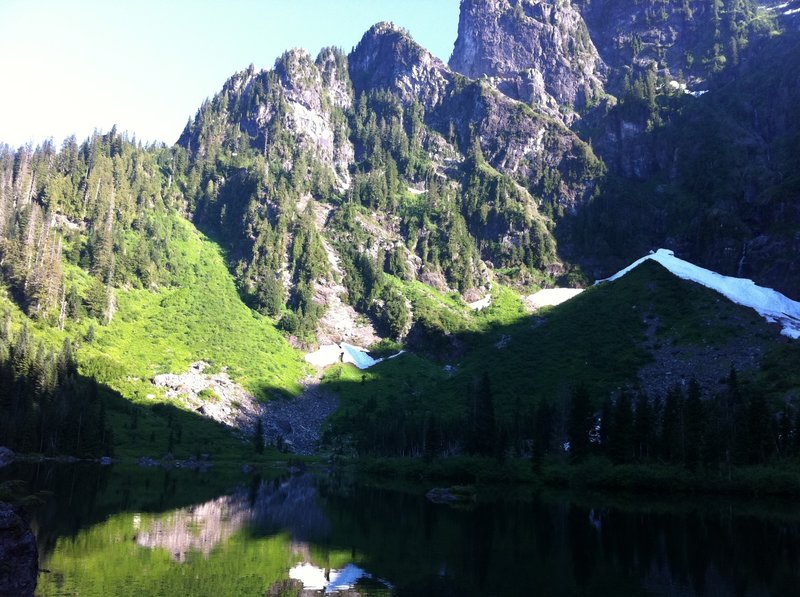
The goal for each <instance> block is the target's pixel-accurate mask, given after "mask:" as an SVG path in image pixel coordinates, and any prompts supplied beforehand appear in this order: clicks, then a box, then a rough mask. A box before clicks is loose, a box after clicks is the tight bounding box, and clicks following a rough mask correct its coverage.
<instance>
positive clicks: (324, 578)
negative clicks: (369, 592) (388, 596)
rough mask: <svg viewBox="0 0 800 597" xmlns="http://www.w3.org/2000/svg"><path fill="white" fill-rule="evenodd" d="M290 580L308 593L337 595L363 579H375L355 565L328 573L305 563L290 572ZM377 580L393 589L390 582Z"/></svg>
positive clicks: (330, 570) (328, 571)
mask: <svg viewBox="0 0 800 597" xmlns="http://www.w3.org/2000/svg"><path fill="white" fill-rule="evenodd" d="M289 578H291V579H293V580H299V581H300V582H301V583H303V589H305V590H306V591H322V592H323V593H335V592H338V591H347V590H349V589H352V588H354V587H355V586H356V583H358V581H359V580H361V579H362V578H374V577H373V576H372V575H371V574H369V573H368V572H366V571H364V570H363V569H362V568H359V567H358V566H356V565H355V564H348V565H347V566H345V567H344V568H342V569H341V570H335V569H329V570H327V571H326V570H324V569H322V568H318V567H317V566H314V565H313V564H308V563H305V564H298V565H297V566H295V567H294V568H292V569H291V570H289ZM376 580H378V581H379V582H381V583H382V584H384V585H386V586H387V587H389V588H391V584H389V583H388V582H386V581H384V580H381V579H376Z"/></svg>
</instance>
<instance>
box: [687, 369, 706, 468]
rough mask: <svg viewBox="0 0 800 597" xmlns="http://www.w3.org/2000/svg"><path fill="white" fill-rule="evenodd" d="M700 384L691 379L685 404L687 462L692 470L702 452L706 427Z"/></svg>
mask: <svg viewBox="0 0 800 597" xmlns="http://www.w3.org/2000/svg"><path fill="white" fill-rule="evenodd" d="M700 395H701V389H700V384H699V383H698V381H697V380H696V379H695V378H692V379H691V381H689V388H688V391H687V393H686V402H685V405H684V413H685V417H684V418H685V421H686V425H685V427H686V449H685V462H686V466H687V467H688V468H689V469H690V470H694V469H695V468H696V467H697V464H698V462H699V461H700V455H701V453H702V442H703V437H702V434H703V429H704V427H705V409H704V408H703V402H702V400H701V398H700Z"/></svg>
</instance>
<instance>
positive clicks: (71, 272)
mask: <svg viewBox="0 0 800 597" xmlns="http://www.w3.org/2000/svg"><path fill="white" fill-rule="evenodd" d="M170 218H172V219H173V224H174V226H175V230H176V231H177V234H175V236H174V237H173V239H172V241H171V250H172V251H173V254H174V256H173V263H174V264H175V268H176V272H175V275H176V277H178V278H179V280H180V284H179V285H175V286H167V287H162V288H151V289H143V288H138V289H137V288H128V289H120V290H118V291H117V293H116V313H115V314H114V317H113V318H112V321H111V323H109V324H108V325H99V324H98V323H97V322H96V321H95V320H94V319H92V318H90V317H88V316H87V315H85V314H84V315H83V316H82V317H81V318H79V319H77V320H76V321H74V320H72V319H69V320H67V321H66V325H65V327H64V330H63V331H59V330H58V329H57V328H55V327H53V326H51V325H49V322H47V321H43V320H41V319H30V318H28V317H27V316H26V315H25V314H24V313H23V312H22V311H21V310H20V309H19V308H18V307H17V306H16V305H15V303H14V302H13V301H11V300H10V298H9V297H8V293H7V292H5V291H4V292H3V293H2V294H0V312H2V311H5V312H7V313H9V314H10V315H11V321H12V330H18V329H20V328H21V327H22V326H23V325H27V326H29V328H30V330H31V331H32V333H33V335H34V337H35V338H37V339H38V340H39V341H41V342H43V343H44V345H45V346H47V347H49V348H51V349H56V348H58V347H60V346H61V345H62V343H63V342H64V339H69V340H70V341H71V342H72V345H73V348H74V351H75V354H76V356H77V360H78V363H79V369H80V372H81V373H82V374H84V375H86V376H88V377H93V378H95V379H97V380H98V381H100V382H101V383H102V384H104V386H105V387H106V388H107V391H106V396H105V400H107V401H108V415H107V416H108V421H109V423H110V427H111V430H112V432H113V440H114V441H113V444H114V449H115V453H116V454H117V455H121V456H140V455H144V454H147V455H161V454H164V453H167V452H171V453H173V454H175V455H176V456H178V457H181V456H188V455H191V454H200V453H207V452H211V453H214V454H215V455H221V456H226V455H227V456H236V457H240V456H242V455H245V456H250V452H251V448H250V446H249V444H243V443H242V442H241V441H240V440H238V439H235V438H234V437H233V436H232V434H231V432H230V431H229V430H227V429H226V428H224V427H223V426H221V425H218V424H216V423H213V422H211V421H208V420H206V419H204V418H202V417H200V416H199V415H196V414H194V413H189V412H187V411H184V410H181V409H180V405H178V404H175V403H174V402H173V401H170V400H167V399H166V398H164V397H163V394H162V392H161V390H160V389H158V388H156V387H155V386H153V385H152V383H151V381H150V380H151V379H152V378H153V376H154V375H157V374H159V373H167V372H172V373H182V372H184V371H185V370H186V369H187V368H188V366H189V365H190V364H191V363H193V362H196V361H198V360H205V361H208V362H209V363H211V364H212V366H213V367H214V368H216V369H220V368H223V367H228V370H229V374H230V376H231V377H232V378H233V379H234V380H235V381H237V382H239V383H241V384H242V385H243V386H244V387H245V388H246V389H247V390H249V391H250V392H252V393H253V394H255V395H256V396H258V397H259V398H261V399H264V400H266V399H270V398H273V397H276V396H284V395H295V394H297V393H299V391H300V385H299V381H300V379H301V378H302V376H303V375H304V374H305V373H306V371H307V370H306V365H305V364H304V363H303V361H302V356H301V354H300V353H299V352H298V351H296V350H294V349H293V348H291V347H290V346H289V344H288V343H287V342H286V340H285V339H284V338H283V337H282V336H281V334H280V333H279V332H278V331H277V330H276V329H275V327H274V325H273V323H272V321H271V320H270V319H268V318H266V317H264V316H262V315H259V314H257V313H255V312H253V311H252V310H250V309H249V308H248V307H247V306H245V305H244V303H242V301H241V299H240V297H239V295H238V293H237V290H236V286H235V284H234V282H233V278H232V276H231V275H230V273H229V272H228V270H227V268H226V266H225V262H224V260H223V256H222V254H221V252H220V250H219V248H218V247H217V246H216V245H215V244H214V243H212V242H210V241H208V240H207V239H205V238H204V237H203V236H202V235H201V234H200V233H199V232H198V231H197V230H196V229H195V228H194V227H193V226H192V225H191V224H190V223H189V222H187V221H185V220H183V219H182V218H180V217H179V216H178V215H176V214H173V215H171V216H170ZM65 277H66V278H67V279H68V280H69V281H70V283H71V284H74V286H75V287H76V288H77V289H78V293H79V294H80V295H83V296H85V295H87V294H88V293H90V292H91V291H90V289H91V284H92V280H91V278H90V277H89V275H88V274H87V273H86V272H85V271H84V270H82V269H80V268H79V267H76V266H70V265H68V264H67V267H66V272H65Z"/></svg>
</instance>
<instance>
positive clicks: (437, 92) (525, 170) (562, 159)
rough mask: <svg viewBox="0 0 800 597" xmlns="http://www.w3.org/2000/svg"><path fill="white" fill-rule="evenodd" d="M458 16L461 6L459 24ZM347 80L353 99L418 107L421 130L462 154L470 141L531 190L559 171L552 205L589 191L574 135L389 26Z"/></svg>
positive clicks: (582, 147)
mask: <svg viewBox="0 0 800 597" xmlns="http://www.w3.org/2000/svg"><path fill="white" fill-rule="evenodd" d="M463 13H464V10H463V7H462V20H463V18H464V17H463ZM578 17H579V15H578ZM488 44H489V41H488V40H487V45H488ZM457 45H458V44H457ZM451 64H452V61H451ZM509 69H511V67H508V69H507V70H508V72H510V70H509ZM498 72H499V71H498ZM350 73H351V77H352V80H353V84H354V87H355V89H356V93H362V92H368V91H370V90H376V89H381V90H386V91H389V92H390V93H393V94H395V95H396V96H397V97H398V98H399V99H400V100H401V101H402V102H403V103H404V104H405V105H410V104H411V103H413V102H414V101H422V102H423V105H424V108H425V123H426V124H427V125H429V126H430V127H431V128H432V129H433V130H434V131H436V132H438V133H440V134H441V135H442V137H443V138H448V139H449V140H450V142H451V143H454V145H455V147H457V148H459V149H460V151H461V152H462V153H466V151H467V150H468V149H469V148H470V146H471V144H472V142H473V139H476V140H477V141H478V143H479V145H480V149H481V151H482V152H483V156H484V158H485V159H486V161H487V162H488V163H489V164H490V165H491V166H492V167H493V168H496V169H497V170H498V171H499V172H501V173H504V174H509V175H512V176H514V177H515V178H518V179H519V180H521V181H525V182H524V184H525V186H527V187H529V188H530V189H531V190H533V189H534V188H535V187H537V185H539V183H540V182H541V179H542V177H543V176H544V175H545V174H546V173H548V172H550V171H557V172H559V178H560V182H559V184H557V189H555V192H553V193H552V196H551V197H549V199H552V200H553V201H555V202H556V203H562V204H564V205H570V206H574V205H575V204H576V203H579V202H580V201H582V200H583V199H584V198H585V196H586V194H587V192H590V191H591V189H592V188H593V181H592V179H593V175H592V174H591V173H590V172H588V171H587V169H586V168H580V169H579V170H580V171H576V170H574V169H572V168H571V167H570V165H575V164H577V163H583V164H585V163H586V162H587V161H589V162H591V161H593V159H594V156H593V155H591V150H590V149H589V147H588V146H587V145H586V144H585V143H583V142H582V141H580V139H579V138H578V137H577V136H576V135H575V134H574V133H572V132H571V131H569V130H568V129H567V128H566V127H564V126H562V125H561V124H560V123H559V122H557V121H554V120H553V119H551V118H549V117H548V114H547V113H546V112H544V111H541V110H537V109H536V108H531V107H529V106H526V105H524V103H521V102H519V101H517V100H515V99H513V98H510V97H508V96H507V95H504V94H502V93H498V91H497V90H496V89H494V87H493V85H492V84H491V83H490V82H486V81H474V80H470V79H469V78H465V77H463V76H461V75H459V74H457V73H454V72H453V71H452V70H451V69H450V68H448V67H447V66H446V65H445V64H444V63H443V62H441V61H440V60H438V59H437V58H436V57H434V56H433V55H432V54H430V52H428V51H427V50H425V49H424V48H422V47H421V46H420V45H419V44H417V43H416V42H415V41H414V40H413V39H411V38H410V37H409V36H408V34H407V33H406V32H403V31H401V30H398V29H396V28H394V27H393V26H391V25H387V24H380V25H376V26H375V27H373V28H372V29H371V30H370V31H369V32H368V33H367V34H366V35H365V36H364V38H363V39H362V40H361V43H359V45H358V46H357V47H356V49H355V50H354V52H353V54H352V55H351V56H350ZM473 74H475V73H473ZM480 74H481V73H478V76H480ZM564 89H565V93H569V92H568V91H566V88H564Z"/></svg>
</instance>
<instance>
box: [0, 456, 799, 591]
mask: <svg viewBox="0 0 800 597" xmlns="http://www.w3.org/2000/svg"><path fill="white" fill-rule="evenodd" d="M1 472H2V476H3V479H9V478H15V479H23V480H25V481H26V482H27V483H28V484H29V487H30V488H31V489H32V490H35V491H43V490H46V491H48V492H52V493H50V494H49V495H48V494H45V502H44V503H43V504H42V505H41V506H39V507H37V508H35V509H34V510H33V511H32V512H31V526H32V528H33V530H34V532H35V533H36V536H37V539H38V547H39V554H40V567H41V568H42V572H41V573H40V575H39V579H38V588H37V593H36V594H37V595H40V596H43V597H44V596H51V595H64V596H66V595H82V596H103V597H105V596H108V595H115V596H124V595H137V596H139V595H163V596H171V595H176V596H194V595H209V596H214V597H221V596H223V595H225V596H231V595H232V596H236V595H253V596H263V595H284V594H289V595H298V594H299V595H322V594H348V595H355V594H358V595H444V596H447V595H459V596H460V595H687V596H689V595H754V596H755V595H796V594H798V588H800V568H799V567H798V566H797V563H798V561H800V506H798V505H797V504H795V503H789V502H780V501H738V500H730V499H720V498H707V499H690V498H670V499H667V498H661V499H657V498H652V497H649V498H648V497H642V496H636V497H630V496H627V497H626V496H614V495H596V494H592V495H580V494H571V493H565V492H543V493H533V492H532V491H531V490H525V489H521V488H517V489H512V488H510V487H506V488H501V489H496V490H493V491H489V490H487V491H479V493H478V499H477V500H476V501H475V502H474V503H472V502H470V503H466V504H464V503H462V504H460V505H456V506H453V505H442V504H434V503H432V502H430V501H428V500H427V499H426V498H425V495H424V494H425V490H426V487H401V488H400V489H386V488H380V487H376V486H373V485H370V484H364V483H360V482H357V481H354V480H353V479H350V478H345V477H342V476H340V475H337V474H335V473H325V474H322V473H319V474H301V475H294V476H290V475H286V474H285V473H281V472H279V471H276V472H275V473H274V474H271V475H267V474H265V473H262V474H261V475H258V474H253V475H249V476H247V475H244V474H242V473H241V472H240V471H239V470H238V469H231V470H227V469H221V468H219V469H215V470H212V471H211V472H207V473H201V472H197V471H185V470H161V469H140V468H138V467H134V466H123V465H115V466H114V467H106V468H101V467H97V466H89V465H85V464H75V465H56V464H49V463H43V464H35V465H34V464H15V465H12V467H9V468H8V469H4V470H3V471H1ZM427 488H428V489H429V488H430V487H427Z"/></svg>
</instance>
